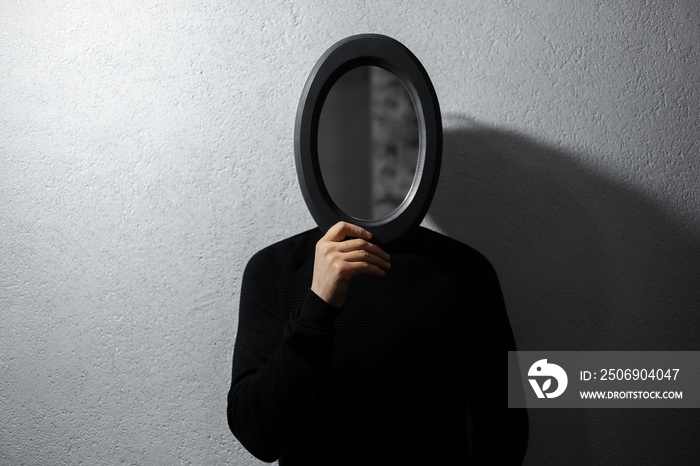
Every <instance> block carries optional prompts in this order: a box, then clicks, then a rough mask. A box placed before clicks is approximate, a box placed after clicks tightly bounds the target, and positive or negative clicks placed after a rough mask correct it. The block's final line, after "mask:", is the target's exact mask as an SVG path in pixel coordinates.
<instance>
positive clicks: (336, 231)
mask: <svg viewBox="0 0 700 466" xmlns="http://www.w3.org/2000/svg"><path fill="white" fill-rule="evenodd" d="M348 236H351V237H353V238H363V239H366V240H369V239H371V238H372V234H371V233H370V232H369V231H367V230H365V229H364V228H362V227H360V226H357V225H353V224H352V223H347V222H338V223H336V224H335V225H333V226H332V227H330V228H329V229H328V232H326V234H325V235H324V237H323V238H324V239H326V240H329V241H343V240H344V239H345V238H346V237H348Z"/></svg>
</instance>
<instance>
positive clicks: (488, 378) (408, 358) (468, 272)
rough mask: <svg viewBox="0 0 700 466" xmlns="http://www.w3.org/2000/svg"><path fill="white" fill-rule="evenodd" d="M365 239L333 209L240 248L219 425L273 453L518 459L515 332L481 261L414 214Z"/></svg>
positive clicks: (257, 450)
mask: <svg viewBox="0 0 700 466" xmlns="http://www.w3.org/2000/svg"><path fill="white" fill-rule="evenodd" d="M371 240H372V236H371V234H370V233H369V232H367V231H365V230H364V229H362V228H360V227H358V226H356V225H352V224H348V223H345V222H340V223H338V224H336V225H334V226H333V227H331V228H330V229H329V230H328V232H326V233H325V234H323V233H322V232H321V231H320V230H310V231H307V232H305V233H302V234H299V235H296V236H293V237H292V238H289V239H286V240H284V241H281V242H279V243H277V244H274V245H272V246H269V247H267V248H265V249H263V250H262V251H260V252H258V253H257V254H256V255H255V256H253V258H252V259H251V260H250V262H249V263H248V266H247V267H246V270H245V273H244V277H243V283H242V289H241V302H240V312H239V328H238V334H237V337H236V344H235V348H234V358H233V375H232V381H231V389H230V391H229V396H228V421H229V425H230V427H231V430H232V432H233V433H234V435H235V436H236V437H237V438H238V439H239V441H240V442H241V443H242V444H243V445H244V446H245V447H246V448H247V449H248V450H249V451H250V452H251V453H252V454H253V455H255V456H256V457H258V458H259V459H261V460H264V461H274V460H276V459H279V463H280V465H281V466H289V465H317V464H318V465H336V464H337V465H344V464H348V465H349V464H353V465H358V464H359V465H367V464H383V465H387V464H400V465H411V464H416V465H426V464H427V465H438V464H449V465H454V464H487V463H488V464H493V463H498V464H504V462H505V463H506V464H520V463H521V462H522V458H523V456H524V453H525V447H526V444H527V418H526V416H525V412H524V411H522V410H508V408H507V407H506V406H507V405H506V403H507V401H506V386H505V385H506V384H505V377H506V371H505V367H504V366H505V361H506V357H505V356H506V351H507V350H513V349H514V341H513V335H512V332H511V330H510V325H509V323H508V319H507V315H506V312H505V307H504V304H503V298H502V296H501V291H500V287H499V284H498V279H497V277H496V274H495V272H494V270H493V268H492V267H491V265H490V264H489V263H488V261H487V260H486V259H485V258H484V257H483V256H481V255H480V254H479V253H478V252H476V251H474V250H473V249H471V248H469V247H468V246H466V245H464V244H462V243H459V242H457V241H455V240H452V239H450V238H447V237H445V236H443V235H440V234H438V233H435V232H432V231H430V230H427V229H424V228H418V229H417V230H415V231H414V232H412V233H410V234H408V235H406V236H405V237H403V238H401V239H399V240H397V241H394V242H392V243H390V244H388V245H383V246H384V247H380V246H379V245H377V244H375V243H373V242H372V241H371ZM469 416H471V419H472V421H473V425H474V428H473V435H472V437H473V442H472V444H471V445H470V444H469V443H468V440H467V439H468V431H469V426H468V417H469Z"/></svg>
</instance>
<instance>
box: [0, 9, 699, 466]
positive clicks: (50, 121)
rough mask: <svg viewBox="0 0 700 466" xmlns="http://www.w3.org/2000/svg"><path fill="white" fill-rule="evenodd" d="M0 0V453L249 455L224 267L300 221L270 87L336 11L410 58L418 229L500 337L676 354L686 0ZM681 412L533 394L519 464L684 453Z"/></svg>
mask: <svg viewBox="0 0 700 466" xmlns="http://www.w3.org/2000/svg"><path fill="white" fill-rule="evenodd" d="M0 12H1V14H0V156H1V158H0V308H1V309H2V324H0V367H1V369H2V372H1V375H0V412H1V413H2V424H1V425H0V463H1V464H3V465H4V464H8V465H14V464H31V465H56V464H144V465H145V464H196V465H215V464H237V465H245V464H257V462H256V461H255V460H253V459H252V457H251V456H250V455H249V454H248V453H247V452H245V451H244V450H243V449H242V448H241V447H240V445H239V444H238V443H237V442H236V441H235V439H234V438H233V437H232V435H231V434H230V433H229V431H228V427H227V425H226V419H225V405H226V401H225V400H226V392H227V390H228V383H229V378H230V362H231V353H232V348H233V342H234V337H235V328H236V312H237V300H238V292H239V286H240V278H241V273H242V269H243V266H244V264H245V262H246V261H247V259H248V258H249V257H250V256H251V255H252V254H253V253H254V252H255V251H256V250H258V249H260V248H261V247H263V246H265V245H267V244H269V243H271V242H273V241H275V240H278V239H282V238H284V237H287V236H289V235H291V234H293V233H296V232H299V231H301V230H303V229H306V228H309V227H311V226H312V225H313V223H312V220H311V218H310V215H309V214H308V213H307V210H306V207H305V205H304V203H303V200H302V197H301V194H300V191H299V188H298V186H297V181H296V176H295V171H294V162H293V126H294V116H295V112H296V107H297V103H298V98H299V95H300V93H301V90H302V87H303V84H304V82H305V80H306V77H307V75H308V73H309V71H310V69H311V67H312V66H313V64H314V62H315V61H316V59H317V58H318V57H319V56H320V55H321V54H322V53H323V51H324V50H325V49H326V48H327V47H329V46H330V45H331V44H333V43H334V42H335V41H337V40H339V39H341V38H343V37H345V36H348V35H351V34H355V33H360V32H377V33H383V34H387V35H389V36H392V37H395V38H396V39H398V40H400V41H401V42H403V43H404V44H405V45H406V46H408V47H409V48H410V49H411V50H412V51H413V52H414V53H415V54H416V55H417V56H418V57H419V58H420V59H421V61H422V62H423V64H424V65H425V67H426V69H427V70H428V72H429V74H430V75H431V76H432V78H433V82H434V84H435V87H436V90H437V94H438V96H439V99H440V102H441V105H442V109H443V114H444V116H445V122H446V133H445V142H446V143H445V162H444V167H445V170H444V171H443V176H442V179H441V185H440V187H439V188H438V193H437V195H436V199H435V202H434V208H433V209H432V211H431V214H430V218H429V219H428V221H427V222H426V223H427V224H428V225H429V226H432V227H433V228H437V229H439V230H441V231H443V232H445V233H447V234H449V235H451V236H453V237H456V238H458V239H460V240H462V241H465V242H468V243H470V244H473V245H474V246H476V247H477V248H479V249H481V250H482V251H483V252H485V253H486V254H487V256H489V258H491V259H492V261H493V262H494V264H495V265H496V268H497V270H498V272H499V274H500V276H501V280H502V283H503V288H504V292H505V293H506V299H507V302H508V305H509V312H510V316H511V321H512V323H513V327H514V330H515V332H516V338H517V340H518V343H519V344H520V347H521V348H522V349H698V348H697V335H698V330H699V327H700V317H699V316H698V314H697V311H698V303H699V302H700V296H699V292H698V288H700V287H699V286H698V285H699V283H698V281H699V278H700V273H699V272H700V270H699V267H698V265H697V263H698V262H699V260H698V254H699V253H700V247H699V244H700V213H699V212H698V205H699V201H700V184H699V183H698V181H697V180H698V178H699V176H700V169H699V168H698V155H700V154H699V152H700V151H699V145H698V136H697V135H698V134H699V133H700V131H699V130H700V128H699V123H698V117H699V116H700V110H699V107H700V104H699V102H700V90H699V89H698V82H700V72H699V71H698V70H699V68H698V50H697V45H698V44H700V26H699V25H700V7H698V3H697V2H694V1H690V0H688V1H686V2H660V1H646V2H637V1H625V2H619V1H618V2H607V3H600V2H595V3H594V2H581V1H578V0H567V1H563V0H562V1H546V0H539V1H530V2H517V3H515V4H514V2H509V1H503V2H493V1H451V2H432V3H431V2H425V1H422V0H421V1H402V2H398V1H394V2H380V1H366V2H361V3H360V2H331V1H325V2H321V1H318V2H311V1H305V2H291V1H282V0H279V1H271V2H231V1H220V0H219V1H210V2H207V1H203V0H196V1H190V2H186V1H175V2H154V1H149V0H146V1H144V0H138V1H137V0H124V1H119V2H114V1H80V2H38V1H27V0H24V1H16V0H10V1H4V2H3V3H2V6H1V7H0ZM695 417H696V416H695ZM699 423H700V421H699V420H698V419H694V418H693V416H691V411H683V410H678V411H674V412H669V411H662V410H651V411H645V410H627V411H625V410H621V411H617V410H616V411H593V410H588V411H572V410H565V411H554V412H553V411H539V412H536V413H533V414H532V424H533V425H532V438H531V449H530V452H529V453H528V458H527V463H528V464H532V465H535V464H537V465H539V464H563V463H564V462H567V463H568V464H594V463H595V464H647V463H648V464H658V463H657V461H656V460H658V459H659V458H662V457H663V458H666V459H669V460H671V461H669V462H668V463H674V464H692V463H693V461H695V460H697V458H698V456H697V455H698V450H697V448H698V447H697V445H696V443H697V433H698V431H699V430H700V425H699ZM695 464H696V463H695Z"/></svg>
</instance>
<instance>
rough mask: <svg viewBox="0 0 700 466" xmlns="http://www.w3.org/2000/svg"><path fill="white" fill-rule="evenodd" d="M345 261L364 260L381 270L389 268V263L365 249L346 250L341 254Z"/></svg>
mask: <svg viewBox="0 0 700 466" xmlns="http://www.w3.org/2000/svg"><path fill="white" fill-rule="evenodd" d="M342 258H343V260H344V261H345V262H353V263H355V262H366V263H368V264H371V265H375V266H377V267H379V268H381V269H382V270H389V269H390V268H391V264H390V263H389V262H387V261H386V260H384V259H382V258H381V257H379V256H377V255H375V254H372V253H371V252H368V251H365V250H364V249H357V250H354V251H350V252H346V253H344V254H343V256H342Z"/></svg>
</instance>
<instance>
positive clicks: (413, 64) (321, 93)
mask: <svg viewBox="0 0 700 466" xmlns="http://www.w3.org/2000/svg"><path fill="white" fill-rule="evenodd" d="M367 65H372V66H378V67H381V68H384V69H385V70H387V71H389V72H390V73H393V74H394V75H395V76H396V77H397V78H399V80H400V81H401V82H402V83H403V85H404V86H405V87H406V90H407V91H408V93H409V95H410V96H411V99H412V100H413V104H414V107H415V110H416V117H417V120H418V131H419V153H418V163H417V165H416V173H415V176H414V178H413V184H412V185H411V188H410V190H409V192H408V194H407V195H406V198H405V199H404V200H403V202H402V203H401V204H400V205H399V207H398V208H397V209H396V210H395V211H394V212H392V213H391V214H389V215H388V216H386V217H383V218H381V219H378V220H362V219H357V218H355V217H352V216H350V215H348V214H346V213H345V212H343V211H342V210H341V209H340V208H338V206H337V205H336V204H335V203H334V202H333V200H332V199H331V197H330V195H329V194H328V190H327V189H326V186H325V184H324V182H323V178H322V176H321V169H320V165H319V161H318V122H319V117H320V115H321V109H322V108H323V104H324V102H325V99H326V96H327V95H328V92H329V91H330V89H331V87H333V84H335V82H336V81H337V80H338V78H340V76H341V75H343V73H345V72H346V71H348V70H350V69H352V68H355V67H358V66H367ZM294 156H295V163H296V169H297V176H298V178H299V184H300V186H301V191H302V194H303V196H304V201H305V202H306V205H307V206H308V208H309V211H310V212H311V216H312V217H313V218H314V220H315V221H316V223H317V224H318V226H319V227H321V229H322V230H323V231H324V232H325V231H327V230H328V228H330V227H331V226H333V225H334V224H335V223H337V222H339V221H341V220H343V221H346V222H349V223H354V224H356V225H359V226H361V227H363V228H365V229H367V230H368V231H370V232H371V233H372V234H373V236H374V240H375V241H376V242H378V243H380V244H387V243H390V242H392V241H394V240H396V239H398V238H399V237H401V236H403V235H405V234H408V233H409V232H411V231H413V229H415V228H417V227H418V226H419V225H420V223H421V222H422V221H423V218H424V217H425V214H426V213H427V212H428V208H429V207H430V203H431V201H432V199H433V195H434V194H435V189H436V187H437V182H438V178H439V176H440V165H441V162H442V118H441V115H440V107H439V104H438V100H437V94H436V93H435V89H434V88H433V85H432V83H431V81H430V78H429V77H428V73H427V72H426V71H425V69H424V68H423V65H421V63H420V62H419V61H418V59H417V58H416V57H415V56H414V55H413V54H412V53H411V51H410V50H408V49H407V48H406V47H405V46H403V45H402V44H401V43H400V42H398V41H396V40H395V39H392V38H390V37H387V36H383V35H379V34H360V35H356V36H351V37H348V38H346V39H343V40H341V41H339V42H337V43H336V44H335V45H333V46H332V47H331V48H330V49H328V50H327V51H326V53H324V54H323V56H322V57H321V58H320V59H319V60H318V62H317V63H316V65H315V66H314V68H313V70H312V71H311V74H310V75H309V78H308V80H307V82H306V85H305V86H304V91H303V93H302V96H301V101H300V102H299V108H298V111H297V116H296V125H295V134H294Z"/></svg>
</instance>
